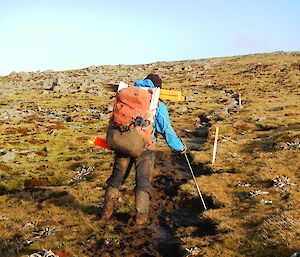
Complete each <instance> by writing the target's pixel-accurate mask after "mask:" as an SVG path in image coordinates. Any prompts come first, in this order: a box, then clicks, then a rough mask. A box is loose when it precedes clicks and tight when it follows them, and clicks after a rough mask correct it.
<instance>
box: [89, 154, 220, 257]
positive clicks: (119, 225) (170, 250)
mask: <svg viewBox="0 0 300 257" xmlns="http://www.w3.org/2000/svg"><path fill="white" fill-rule="evenodd" d="M156 168H157V169H159V172H158V174H157V175H156V176H155V177H154V178H153V193H152V196H151V198H152V200H151V211H150V222H149V224H148V225H147V226H146V227H136V226H135V225H134V222H133V221H132V220H131V219H130V217H129V215H124V214H122V215H120V214H116V215H115V217H114V218H113V220H112V223H111V225H112V226H114V232H115V233H116V234H119V235H122V236H121V240H100V241H99V242H98V243H97V245H96V246H95V247H93V249H92V252H93V254H97V255H99V256H185V254H186V251H185V249H184V248H183V247H182V242H181V239H180V238H178V237H177V233H176V231H177V229H179V228H180V227H186V226H194V227H196V231H194V232H193V233H194V234H195V235H197V236H201V235H203V236H204V235H208V234H214V233H216V231H215V226H214V224H211V223H209V222H207V221H204V220H201V218H200V217H199V214H201V212H202V211H203V207H202V204H201V202H200V199H199V197H194V196H191V195H188V194H186V193H185V194H184V193H183V192H181V191H180V186H181V185H182V184H184V183H187V182H188V181H189V180H190V179H192V176H191V174H190V173H189V170H188V166H187V164H186V162H185V159H184V156H182V155H180V154H178V153H172V152H170V151H163V152H157V154H156ZM194 168H195V173H196V174H195V175H196V176H197V175H198V176H199V175H200V174H201V172H202V171H201V170H200V167H194ZM195 190H196V189H195ZM205 200H206V202H207V205H208V208H213V206H212V203H211V201H210V199H209V198H207V197H205ZM93 256H94V255H93Z"/></svg>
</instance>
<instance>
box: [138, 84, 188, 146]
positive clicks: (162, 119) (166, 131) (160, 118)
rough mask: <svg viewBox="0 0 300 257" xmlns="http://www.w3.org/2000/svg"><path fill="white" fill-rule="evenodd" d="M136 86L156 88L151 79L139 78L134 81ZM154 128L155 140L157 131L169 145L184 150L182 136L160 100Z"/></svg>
mask: <svg viewBox="0 0 300 257" xmlns="http://www.w3.org/2000/svg"><path fill="white" fill-rule="evenodd" d="M134 86H135V87H150V88H155V86H154V84H153V83H152V81H151V80H150V79H145V80H138V81H136V82H135V83H134ZM154 128H155V133H154V136H155V141H156V132H158V133H159V134H161V135H162V136H163V137H164V139H165V140H166V142H167V144H168V146H169V147H170V148H172V149H173V150H175V151H181V150H183V147H184V146H183V144H182V142H181V140H180V138H179V137H178V136H177V135H176V133H175V131H174V129H173V128H172V125H171V122H170V118H169V113H168V110H167V107H166V105H165V104H164V103H163V102H160V103H159V105H158V107H157V109H156V114H155V117H154Z"/></svg>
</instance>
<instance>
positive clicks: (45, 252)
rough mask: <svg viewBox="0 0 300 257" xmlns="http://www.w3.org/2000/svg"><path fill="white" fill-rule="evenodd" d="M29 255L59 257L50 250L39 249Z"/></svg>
mask: <svg viewBox="0 0 300 257" xmlns="http://www.w3.org/2000/svg"><path fill="white" fill-rule="evenodd" d="M29 257H60V256H59V255H56V254H55V253H54V252H52V251H51V250H49V251H48V250H41V251H38V252H36V253H32V254H30V255H29Z"/></svg>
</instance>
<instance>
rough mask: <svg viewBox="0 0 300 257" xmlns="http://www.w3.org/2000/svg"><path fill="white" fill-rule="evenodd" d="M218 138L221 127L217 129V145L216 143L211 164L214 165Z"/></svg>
mask: <svg viewBox="0 0 300 257" xmlns="http://www.w3.org/2000/svg"><path fill="white" fill-rule="evenodd" d="M218 136H219V127H216V134H215V143H214V149H213V157H212V162H211V164H212V165H214V164H215V161H216V155H217V144H218Z"/></svg>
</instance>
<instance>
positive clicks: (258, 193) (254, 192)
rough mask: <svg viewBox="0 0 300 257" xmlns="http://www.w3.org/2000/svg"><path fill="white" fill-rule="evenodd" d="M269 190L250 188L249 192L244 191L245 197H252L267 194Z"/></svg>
mask: <svg viewBox="0 0 300 257" xmlns="http://www.w3.org/2000/svg"><path fill="white" fill-rule="evenodd" d="M267 194H269V192H265V191H261V190H251V191H250V192H248V193H246V195H245V199H249V198H253V197H255V196H258V195H267Z"/></svg>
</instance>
